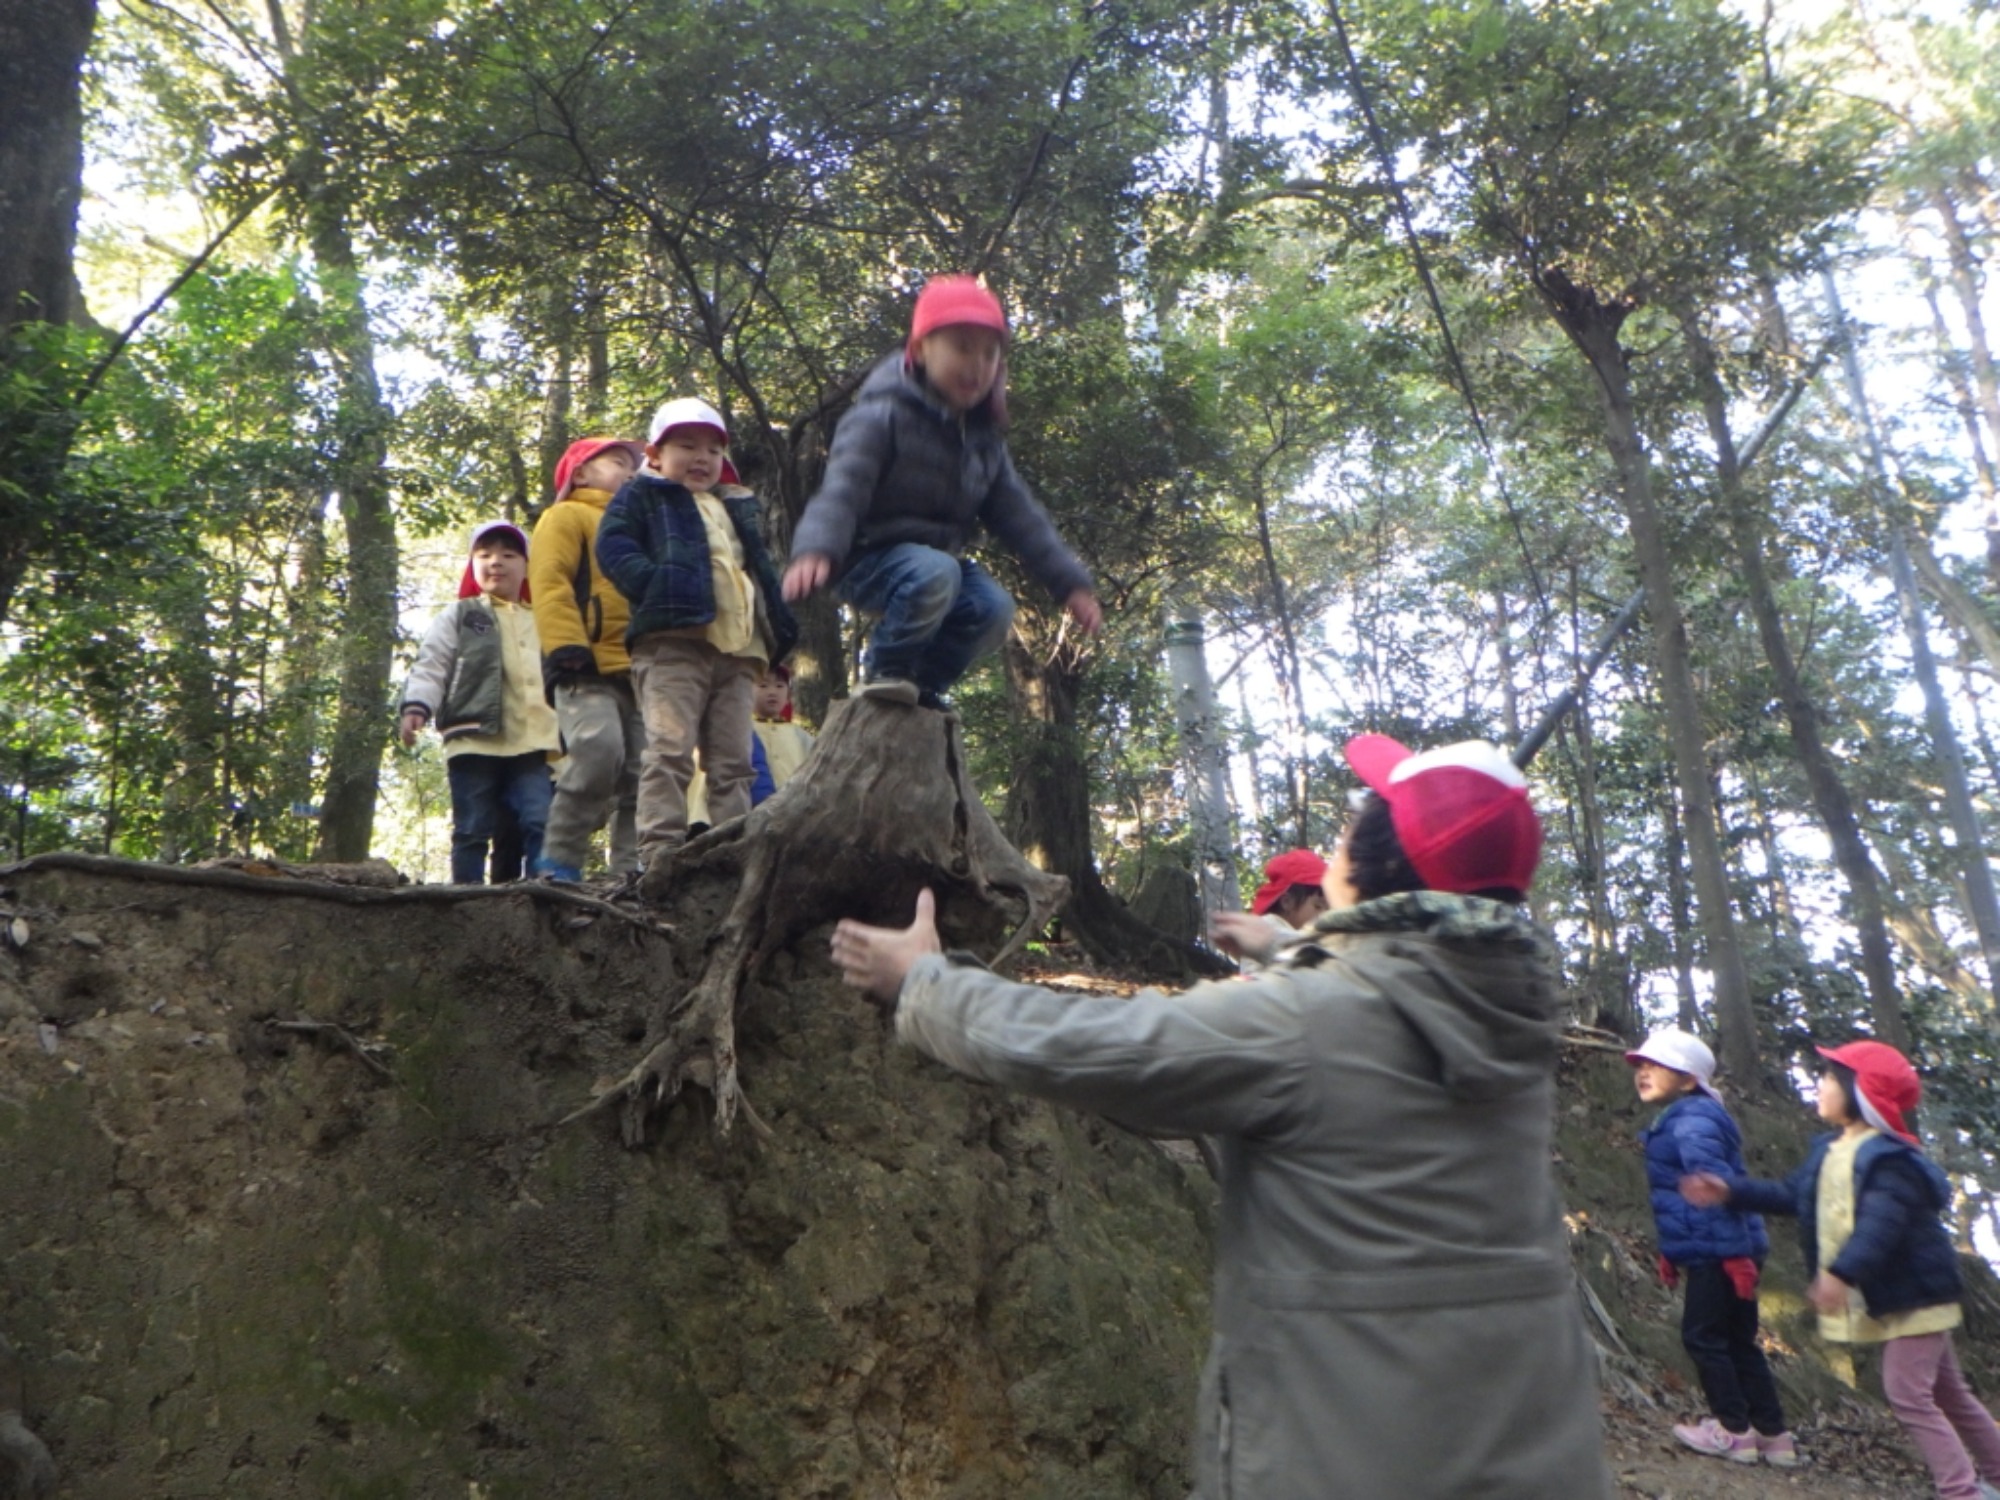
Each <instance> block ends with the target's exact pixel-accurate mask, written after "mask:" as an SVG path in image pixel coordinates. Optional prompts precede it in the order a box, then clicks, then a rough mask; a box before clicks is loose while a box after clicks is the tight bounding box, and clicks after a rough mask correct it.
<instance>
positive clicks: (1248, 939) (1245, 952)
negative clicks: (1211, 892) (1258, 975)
mask: <svg viewBox="0 0 2000 1500" xmlns="http://www.w3.org/2000/svg"><path fill="white" fill-rule="evenodd" d="M1208 935H1209V936H1210V937H1212V938H1214V939H1215V946H1216V947H1218V948H1220V949H1221V950H1222V951H1223V952H1224V953H1227V954H1229V955H1230V956H1231V957H1232V958H1248V959H1252V960H1254V961H1255V962H1257V963H1260V964H1267V963H1269V962H1270V961H1271V955H1272V954H1273V953H1276V952H1277V951H1278V939H1279V938H1280V937H1281V936H1283V934H1281V933H1280V932H1279V931H1278V929H1277V928H1275V927H1273V926H1272V925H1271V924H1270V923H1269V922H1267V921H1265V920H1264V919H1263V918H1262V917H1259V916H1253V915H1252V914H1251V913H1249V912H1247V911H1219V912H1217V913H1216V914H1215V915H1214V916H1212V917H1210V918H1209V919H1208Z"/></svg>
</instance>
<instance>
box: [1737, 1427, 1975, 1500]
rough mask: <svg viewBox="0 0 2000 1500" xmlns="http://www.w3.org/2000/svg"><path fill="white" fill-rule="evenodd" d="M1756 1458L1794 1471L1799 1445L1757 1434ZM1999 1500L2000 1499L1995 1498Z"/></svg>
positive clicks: (1783, 1435)
mask: <svg viewBox="0 0 2000 1500" xmlns="http://www.w3.org/2000/svg"><path fill="white" fill-rule="evenodd" d="M1757 1456H1758V1457H1759V1458H1761V1459H1763V1460H1764V1462H1765V1463H1767V1464H1769V1465H1770V1466H1771V1467H1772V1468H1774V1469H1796V1468H1797V1467H1798V1466H1799V1445H1798V1443H1797V1442H1795V1441H1794V1440H1793V1438H1792V1435H1791V1434H1790V1433H1789V1432H1773V1433H1762V1432H1760V1433H1758V1434H1757ZM1995 1500H2000V1497H1995Z"/></svg>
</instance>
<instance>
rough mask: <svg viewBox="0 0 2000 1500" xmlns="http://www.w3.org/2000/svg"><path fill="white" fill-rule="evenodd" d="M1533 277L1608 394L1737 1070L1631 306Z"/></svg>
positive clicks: (1735, 975)
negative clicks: (1629, 321) (1627, 336)
mask: <svg viewBox="0 0 2000 1500" xmlns="http://www.w3.org/2000/svg"><path fill="white" fill-rule="evenodd" d="M1536 285H1537V287H1538V289H1539V290H1540V291H1541V292H1542V295H1543V296H1544V298H1545V299H1546V300H1547V303H1548V306H1549V309H1550V312H1551V313H1552V315H1553V316H1554V318H1555V320H1556V323H1557V325H1558V326H1559V327H1561V328H1562V330H1563V332H1564V334H1565V335H1567V336H1568V338H1569V339H1570V341H1571V342H1572V343H1573V344H1575V345H1576V347H1577V350H1578V351H1579V352H1580V353H1581V354H1582V355H1583V357H1584V358H1585V359H1586V360H1587V361H1588V362H1589V364H1590V368H1591V370H1592V372H1593V374H1595V376H1596V377H1597V388H1598V394H1599V396H1600V397H1601V398H1602V400H1603V403H1604V418H1605V439H1606V442H1607V445H1608V446H1609V448H1610V451H1611V459H1612V463H1613V465H1614V467H1615V468H1616V470H1617V473H1618V481H1619V494H1620V497H1621V498H1622V500H1623V501H1624V506H1625V516H1626V520H1627V523H1628V524H1629V525H1630V527H1631V531H1632V551H1633V554H1634V557H1635V559H1636V561H1637V562H1638V564H1639V577H1640V581H1641V582H1642V583H1644V584H1645V587H1646V600H1647V605H1646V609H1647V615H1648V617H1649V619H1650V620H1651V623H1652V627H1653V660H1654V665H1655V669H1656V671H1657V672H1658V675H1659V691H1660V698H1661V702H1662V706H1663V707H1664V708H1665V710H1666V716H1667V729H1668V740H1669V744H1670V746H1671V748H1672V751H1673V760H1674V776H1675V780H1676V782H1677V783H1678V784H1679V786H1680V790H1681V810H1682V823H1683V828H1684V830H1685V835H1686V838H1687V846H1688V855H1689V864H1690V866H1691V873H1692V875H1693V877H1694V888H1695V899H1696V905H1697V911H1698V914H1699V918H1700V923H1701V932H1702V939H1703V946H1704V949H1705V951H1706V956H1707V959H1708V967H1709V971H1710V973H1711V975H1712V976H1713V978H1714V982H1715V1019H1716V1027H1717V1030H1718V1032H1719V1033H1720V1039H1721V1042H1722V1055H1723V1058H1724V1060H1725V1061H1726V1062H1727V1063H1728V1064H1729V1066H1730V1067H1732V1068H1734V1069H1735V1070H1736V1071H1737V1072H1738V1073H1740V1074H1742V1075H1745V1076H1750V1075H1752V1074H1754V1072H1755V1070H1756V1066H1757V1055H1758V1046H1757V1024H1756V1018H1755V1015H1754V1014H1753V1012H1752V1008H1751V997H1750V975H1749V972H1748V970H1747V969H1746V967H1745V966H1744V962H1743V951H1742V948H1741V946H1740V945H1739V943H1738V942H1737V937H1736V918H1735V912H1734V909H1733V908H1732V906H1731V898H1730V892H1729V875H1728V868H1727V866H1726V865H1725V863H1724V861H1723V857H1722V840H1721V836H1720V834H1719V832H1718V831H1717V827H1716V818H1715V803H1714V799H1713V798H1712V797H1711V795H1710V792H1709V784H1708V747H1707V745H1706V743H1705V741H1704V737H1703V734H1702V720H1701V700H1700V697H1699V695H1698V694H1697V693H1696V691H1695V684H1694V672H1693V668H1692V666H1691V665H1690V661H1689V650H1688V639H1687V625H1686V622H1685V620H1684V618H1683V617H1682V614H1681V609H1680V604H1679V601H1678V599H1677V598H1676V596H1675V594H1674V587H1673V585H1674V579H1673V565H1672V562H1671V560H1670V559H1669V557H1668V555H1667V542H1666V537H1665V535H1664V533H1663V532H1662V530H1661V525H1660V514H1659V507H1658V506H1657V504H1656V503H1655V502H1654V499H1653V481H1652V471H1651V466H1650V464H1649V462H1648V460H1647V457H1646V449H1645V443H1644V441H1643V439H1642V438H1641V437H1640V434H1639V424H1638V419H1637V415H1636V413H1635V411H1634V408H1633V401H1632V389H1631V378H1630V373H1629V371H1628V370H1627V368H1626V363H1625V350H1624V346H1623V345H1622V344H1621V343H1620V342H1619V336H1618V335H1619V329H1620V327H1621V326H1622V325H1623V323H1624V320H1625V317H1626V315H1627V313H1628V312H1629V311H1630V309H1629V307H1627V306H1625V305H1624V304H1621V303H1615V302H1606V301H1604V300H1603V299H1602V298H1600V297H1599V296H1598V295H1597V294H1596V293H1595V292H1593V291H1592V290H1591V289H1590V288H1588V287H1579V286H1577V285H1575V284H1574V283H1573V282H1571V281H1570V280H1569V278H1568V277H1566V276H1564V275H1563V274H1562V273H1561V272H1560V271H1543V272H1541V273H1540V274H1539V275H1538V276H1537V278H1536Z"/></svg>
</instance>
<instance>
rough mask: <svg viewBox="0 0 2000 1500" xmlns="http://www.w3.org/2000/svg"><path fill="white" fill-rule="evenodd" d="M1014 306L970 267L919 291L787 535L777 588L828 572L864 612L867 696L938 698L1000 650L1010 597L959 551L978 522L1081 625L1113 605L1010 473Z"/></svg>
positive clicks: (799, 586)
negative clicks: (901, 339) (906, 327)
mask: <svg viewBox="0 0 2000 1500" xmlns="http://www.w3.org/2000/svg"><path fill="white" fill-rule="evenodd" d="M1006 346H1007V318H1006V314H1005V313H1003V312H1002V311H1001V308H1000V302H999V299H998V298H996V297H995V296H994V295H993V294H992V293H991V292H989V291H987V290H986V288H985V287H983V286H981V285H980V284H979V283H978V282H976V281H974V280H973V279H972V278H971V277H969V276H939V277H935V278H933V279H932V280H931V281H930V282H928V283H927V284H926V285H925V287H924V289H923V291H922V292H921V293H920V294H919V295H918V297H917V305H916V311H915V313H914V314H913V316H912V318H911V321H910V337H909V342H908V344H907V345H906V346H905V347H904V348H903V349H902V350H901V351H900V352H899V353H896V354H892V355H890V356H889V357H888V358H886V359H884V360H883V361H882V362H881V364H879V365H878V366H876V368H875V370H874V372H873V373H872V374H870V375H869V376H868V378H867V380H866V381H864V382H863V383H862V386H861V393H860V395H859V396H858V397H857V398H856V400H855V403H854V408H853V410H851V411H850V412H848V413H847V415H846V416H844V417H842V418H841V420H840V425H839V426H838V427H837V428H836V429H835V430H834V434H833V450H832V452H831V453H830V454H829V455H828V457H827V467H826V478H825V480H824V481H823V482H822V483H821V485H820V487H819V491H818V493H816V494H815V495H814V496H813V497H812V499H811V501H810V502H808V503H807V505H806V510H805V514H804V515H803V516H801V517H800V518H799V525H798V530H797V531H796V532H795V533H794V534H793V537H792V553H791V559H792V560H791V564H790V566H789V567H787V568H786V569H785V582H784V595H785V599H786V601H787V602H791V603H796V602H797V601H798V600H800V599H804V598H806V597H807V596H808V595H810V594H812V593H814V592H815V591H816V590H818V589H820V588H822V587H824V586H825V585H826V584H827V583H829V582H835V581H837V583H838V591H839V595H840V597H841V598H842V599H843V600H845V601H846V602H847V603H849V604H852V605H853V606H855V608H857V609H859V610H861V611H862V612H863V613H865V614H872V615H879V616H880V617H881V618H880V622H879V623H878V624H877V625H876V627H875V631H874V634H873V636H872V637H871V638H870V640H869V643H868V657H867V661H866V663H865V668H864V672H863V678H864V681H863V686H862V688H861V691H862V693H863V694H865V695H868V696H871V697H875V698H879V699H883V700H886V701H888V702H892V703H905V704H909V703H916V704H921V705H923V706H924V707H926V708H942V707H944V706H945V704H944V694H945V693H946V692H948V691H949V690H950V689H951V687H952V685H953V684H954V683H956V682H957V681H958V680H959V678H961V677H963V676H964V675H965V673H966V672H967V670H968V669H970V668H971V666H972V664H973V663H974V662H975V661H977V660H979V658H980V657H982V656H985V655H987V654H988V653H990V652H992V651H996V650H998V649H999V647H1000V644H1001V642H1003V641H1004V640H1005V639H1006V638H1007V627H1008V626H1009V625H1010V624H1011V623H1012V622H1013V619H1014V601H1013V599H1012V598H1011V597H1010V596H1009V595H1008V593H1007V591H1006V590H1005V589H1003V588H1001V587H1000V585H999V584H998V583H996V582H995V581H994V580H993V577H992V575H991V574H989V573H988V572H987V571H986V570H985V569H984V568H982V567H980V566H979V564H978V563H976V562H973V561H972V560H971V559H970V558H967V557H965V556H964V555H963V554H964V551H965V548H966V545H967V543H969V542H970V541H971V540H972V536H973V532H974V530H975V529H976V528H978V527H980V526H984V527H985V528H986V530H988V531H990V532H991V533H992V534H993V535H994V536H995V537H996V538H997V539H998V540H999V541H1000V542H1001V544H1002V545H1004V546H1006V547H1008V548H1010V549H1012V550H1013V552H1014V553H1015V554H1016V555H1017V556H1018V557H1019V558H1020V559H1021V562H1022V564H1023V566H1025V567H1026V568H1027V570H1028V572H1029V573H1030V574H1031V575H1032V576H1033V577H1034V579H1035V580H1036V582H1038V583H1040V584H1041V585H1042V586H1043V587H1044V588H1046V589H1047V590H1048V591H1049V593H1050V594H1051V595H1052V596H1053V597H1054V598H1056V599H1058V600H1060V601H1061V602H1062V604H1063V606H1064V607H1065V608H1066V609H1068V611H1069V612H1070V615H1071V616H1072V617H1073V618H1074V619H1075V620H1076V622H1077V623H1078V624H1079V625H1081V626H1082V627H1083V628H1084V629H1085V630H1087V631H1095V630H1097V629H1098V627H1099V626H1100V625H1101V624H1102V623H1103V619H1104V613H1103V610H1102V608H1101V607H1100V606H1099V604H1098V602H1097V595H1096V593H1095V592H1094V591H1093V589H1092V587H1091V581H1090V572H1089V570H1088V569H1087V568H1085V567H1084V565H1083V564H1082V563H1081V562H1079V561H1078V560H1077V558H1076V555H1075V554H1074V553H1072V552H1071V551H1070V550H1069V548H1068V547H1066V546H1064V545H1063V541H1062V538H1061V537H1060V536H1058V535H1057V534H1056V529H1055V526H1054V524H1053V523H1052V522H1051V521H1050V520H1049V517H1048V513H1047V512H1046V511H1044V510H1043V509H1042V507H1041V506H1040V505H1039V504H1037V503H1036V501H1035V499H1034V497H1033V496H1032V495H1030V494H1029V493H1028V488H1027V486H1026V485H1024V484H1023V483H1022V482H1021V478H1020V476H1019V475H1018V474H1016V473H1015V472H1014V460H1013V459H1012V458H1011V457H1010V456H1009V455H1008V452H1007V440H1006V437H1005V435H1004V427H1005V416H1006Z"/></svg>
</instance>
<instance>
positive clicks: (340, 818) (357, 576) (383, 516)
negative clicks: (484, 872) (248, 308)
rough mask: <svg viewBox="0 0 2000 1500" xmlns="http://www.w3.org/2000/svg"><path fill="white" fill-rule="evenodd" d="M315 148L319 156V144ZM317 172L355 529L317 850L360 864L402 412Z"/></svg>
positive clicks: (338, 449) (371, 828) (390, 597)
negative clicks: (394, 449) (394, 453)
mask: <svg viewBox="0 0 2000 1500" xmlns="http://www.w3.org/2000/svg"><path fill="white" fill-rule="evenodd" d="M308 150H310V151H312V152H313V154H314V156H315V157H317V156H318V155H319V149H318V148H317V147H309V148H308ZM319 165H320V164H319V163H317V162H316V163H315V167H316V168H317V167H318V166H319ZM315 175H316V177H317V179H318V180H317V181H316V182H315V183H314V185H313V186H312V187H311V188H309V189H308V192H309V199H308V204H307V213H308V226H307V227H308V231H309V233H308V242H309V244H310V245H311V247H312V252H313V259H314V262H315V263H316V266H317V270H318V274H319V282H320V289H321V293H322V296H323V299H324V304H325V306H324V313H325V316H326V318H327V319H328V323H329V331H328V345H329V352H330V353H331V354H332V356H333V359H334V361H335V363H336V365H337V366H338V368H339V372H340V374H339V378H340V397H339V404H338V407H337V412H336V416H335V431H334V456H333V472H334V480H335V483H336V484H338V486H339V488H340V517H341V521H342V523H343V525H344V526H345V528H346V531H347V600H346V607H345V609H344V610H343V611H342V614H341V637H340V698H339V705H338V708H337V710H336V712H335V715H334V724H333V741H332V744H331V746H330V747H329V750H328V755H327V772H326V791H325V793H324V795H323V797H322V800H321V803H320V815H319V844H318V847H317V848H316V849H315V851H314V858H316V859H320V860H330V861H333V862H336V863H351V862H354V861H357V860H363V859H366V858H367V857H368V847H369V844H370V842H371V840H372V839H373V837H374V832H375V801H376V797H377V795H378V793H379V791H380V787H381V775H382V752H383V751H384V750H386V749H387V748H388V744H389V731H390V718H389V706H390V705H389V664H390V658H391V655H392V653H393V652H394V650H395V644H396V576H397V569H398V558H397V545H396V518H395V514H394V511H393V508H392V504H391V497H390V492H389V474H388V456H389V428H390V424H391V422H392V420H393V417H392V415H391V413H390V411H389V408H388V406H387V404H386V403H385V402H384V401H383V399H382V388H381V384H380V382H379V381H378V380H377V379H376V375H375V339H374V334H373V332H372V331H371V330H370V328H369V325H368V305H367V302H366V300H365V298H364V295H363V286H362V277H361V269H360V266H359V263H358V262H357V260H356V257H355V254H354V241H353V238H352V236H351V234H350V232H349V229H348V223H347V215H346V208H345V205H343V204H341V203H340V202H338V201H337V199H335V198H334V197H333V196H332V195H331V193H330V192H329V191H328V189H327V187H326V185H325V182H324V173H323V171H316V173H315Z"/></svg>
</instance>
